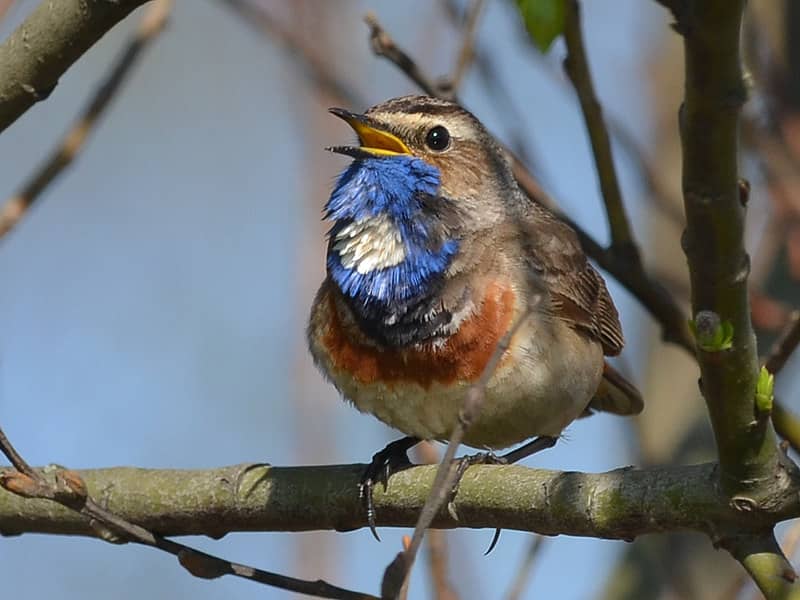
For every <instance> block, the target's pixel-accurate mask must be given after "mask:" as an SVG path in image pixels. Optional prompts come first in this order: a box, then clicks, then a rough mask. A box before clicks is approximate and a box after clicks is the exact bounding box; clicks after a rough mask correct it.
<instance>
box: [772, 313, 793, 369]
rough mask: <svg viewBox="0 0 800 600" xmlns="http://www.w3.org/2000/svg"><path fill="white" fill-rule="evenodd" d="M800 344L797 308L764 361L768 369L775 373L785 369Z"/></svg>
mask: <svg viewBox="0 0 800 600" xmlns="http://www.w3.org/2000/svg"><path fill="white" fill-rule="evenodd" d="M798 344H800V311H797V310H796V311H794V312H793V313H792V315H791V317H790V320H789V324H788V325H787V326H786V328H785V329H784V330H783V332H781V335H780V336H779V337H778V339H777V340H776V342H775V344H774V345H773V346H772V349H771V350H770V352H769V356H768V357H767V360H766V361H765V362H764V366H765V367H766V368H767V371H769V372H770V373H772V374H773V375H775V374H777V373H778V372H779V371H780V370H781V369H783V367H784V365H785V364H786V361H788V360H789V357H790V356H791V355H792V353H793V352H794V351H795V349H796V348H797V345H798Z"/></svg>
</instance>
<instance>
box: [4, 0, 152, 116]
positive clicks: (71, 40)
mask: <svg viewBox="0 0 800 600" xmlns="http://www.w3.org/2000/svg"><path fill="white" fill-rule="evenodd" d="M146 1H147V0H91V1H89V2H87V1H86V0H59V2H42V3H41V4H40V5H39V6H38V7H37V8H36V10H34V11H33V13H31V15H30V16H29V17H28V18H27V19H26V20H25V22H24V23H22V25H20V26H19V27H18V28H17V30H16V31H14V33H12V34H11V36H9V38H8V39H7V40H6V41H5V42H3V44H2V45H0V132H2V131H3V130H5V129H6V127H8V126H9V125H11V124H12V123H13V122H14V121H16V120H17V119H18V118H19V117H20V116H21V115H22V114H23V113H24V112H25V111H26V110H28V109H29V108H30V107H31V106H32V105H33V104H34V103H35V102H38V101H39V100H44V99H45V98H47V97H48V96H49V95H50V93H51V92H52V91H53V89H54V88H55V86H56V84H57V83H58V78H59V77H61V75H62V74H63V73H64V72H65V71H66V70H67V69H68V68H69V67H70V66H71V65H72V63H74V62H75V61H76V60H78V58H80V56H81V55H82V54H83V53H84V52H86V51H87V50H88V49H89V48H91V47H92V45H94V43H95V42H97V40H99V39H100V38H101V37H103V35H105V33H106V32H107V31H109V30H110V29H111V28H112V27H113V26H114V25H116V24H117V23H118V22H119V21H121V20H122V19H124V18H125V17H126V16H127V15H128V14H129V13H130V12H131V11H133V10H134V9H135V8H137V7H139V6H141V5H142V4H144V3H145V2H146Z"/></svg>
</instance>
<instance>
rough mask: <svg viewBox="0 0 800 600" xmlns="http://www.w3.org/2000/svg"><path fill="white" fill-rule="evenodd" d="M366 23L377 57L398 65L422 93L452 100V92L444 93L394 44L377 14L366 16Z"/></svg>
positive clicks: (370, 13)
mask: <svg viewBox="0 0 800 600" xmlns="http://www.w3.org/2000/svg"><path fill="white" fill-rule="evenodd" d="M364 22H365V23H366V24H367V25H368V26H369V42H370V46H371V47H372V51H373V52H374V53H375V54H376V55H378V56H383V57H384V58H386V59H387V60H388V61H389V62H392V63H394V64H395V65H397V67H398V68H399V69H400V70H401V71H403V73H405V74H406V75H407V76H408V78H409V79H410V80H411V81H413V82H414V83H416V84H417V85H418V86H419V87H420V88H421V89H422V91H423V92H425V93H426V94H428V95H429V96H438V97H440V98H442V97H445V98H448V99H452V94H451V93H450V92H443V91H442V89H441V88H440V87H439V86H438V85H436V83H435V82H434V81H433V80H432V79H431V78H429V77H428V76H427V75H426V74H425V73H423V72H422V70H421V69H420V68H419V66H418V65H417V63H416V62H415V61H414V59H412V58H411V57H410V56H409V55H408V54H407V53H406V51H405V50H403V49H402V48H400V47H399V46H398V45H397V44H395V43H394V39H393V38H392V36H390V35H389V34H388V33H387V32H386V30H385V29H384V28H383V26H381V24H380V23H379V22H378V18H377V17H376V16H375V13H373V12H368V13H367V14H366V15H364Z"/></svg>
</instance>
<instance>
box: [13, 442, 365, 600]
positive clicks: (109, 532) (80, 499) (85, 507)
mask: <svg viewBox="0 0 800 600" xmlns="http://www.w3.org/2000/svg"><path fill="white" fill-rule="evenodd" d="M0 451H1V452H2V453H3V454H4V455H5V456H6V457H8V459H9V460H10V461H11V464H12V465H13V466H14V468H15V469H16V471H11V472H0V487H2V488H5V489H6V490H8V491H10V492H12V493H14V494H17V495H19V496H23V497H25V498H39V499H45V500H52V501H54V502H58V503H59V504H61V505H62V506H64V507H66V508H69V509H71V510H74V511H75V512H77V513H80V514H81V515H83V516H84V517H86V519H87V520H88V521H89V522H90V523H91V524H92V527H93V528H94V529H95V530H96V532H97V533H98V535H99V536H100V537H101V538H103V539H105V540H107V541H112V542H121V541H127V542H133V543H136V544H142V545H144V546H150V547H151V548H157V549H158V550H162V551H164V552H167V553H169V554H172V555H173V556H175V557H177V558H178V562H180V564H181V566H183V567H184V568H185V569H186V570H187V571H189V573H191V574H192V575H194V576H195V577H200V578H202V579H216V578H218V577H222V576H223V575H233V576H235V577H241V578H243V579H249V580H251V581H255V582H257V583H261V584H264V585H268V586H271V587H276V588H280V589H284V590H289V591H292V592H298V593H301V594H307V595H309V596H314V597H318V598H331V599H334V600H378V599H377V598H376V597H375V596H372V595H370V594H362V593H360V592H354V591H350V590H346V589H343V588H340V587H337V586H334V585H331V584H329V583H326V582H324V581H321V580H317V581H306V580H303V579H296V578H294V577H287V576H285V575H279V574H277V573H272V572H270V571H264V570H262V569H256V568H255V567H250V566H247V565H243V564H241V563H235V562H231V561H227V560H225V559H222V558H219V557H217V556H213V555H211V554H207V553H205V552H201V551H199V550H196V549H194V548H191V547H189V546H186V545H185V544H180V543H178V542H175V541H172V540H170V539H167V538H165V537H162V536H160V535H156V534H154V533H152V532H151V531H148V530H147V529H145V528H144V527H140V526H139V525H136V524H135V523H131V522H129V521H126V520H125V519H123V518H121V517H119V516H117V515H115V514H114V513H112V512H110V511H109V510H106V509H105V508H103V507H102V506H100V505H99V504H97V502H95V501H94V500H93V499H92V498H91V496H89V493H88V488H87V486H86V483H85V482H84V481H83V479H82V478H81V476H80V475H79V474H78V473H77V472H75V471H72V470H68V469H62V468H58V469H56V471H55V473H54V479H55V483H51V482H50V481H48V480H47V479H46V478H45V477H44V476H42V474H41V473H39V472H38V471H35V470H34V469H31V467H30V466H29V465H28V464H27V463H26V462H25V460H24V459H23V458H22V456H20V454H19V452H17V450H16V449H15V448H14V446H13V445H12V444H11V442H10V441H9V439H8V438H7V437H6V435H5V433H4V432H3V430H2V428H0Z"/></svg>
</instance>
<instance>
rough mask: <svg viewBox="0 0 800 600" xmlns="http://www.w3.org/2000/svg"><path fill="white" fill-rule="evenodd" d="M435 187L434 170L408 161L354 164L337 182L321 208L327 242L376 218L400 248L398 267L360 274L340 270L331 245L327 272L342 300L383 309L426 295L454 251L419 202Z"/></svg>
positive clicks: (395, 159) (337, 254) (342, 266)
mask: <svg viewBox="0 0 800 600" xmlns="http://www.w3.org/2000/svg"><path fill="white" fill-rule="evenodd" d="M439 182H440V178H439V169H437V168H436V167H434V166H433V165H430V164H428V163H426V162H425V161H423V160H420V159H418V158H415V157H412V156H391V157H380V158H366V159H357V160H355V161H353V163H352V164H351V165H350V166H349V167H348V168H347V169H346V170H345V171H344V172H343V173H342V174H341V175H340V176H339V179H338V180H337V182H336V185H335V187H334V189H333V192H332V193H331V197H330V199H329V200H328V203H327V204H326V206H325V217H326V218H327V219H330V220H332V221H334V225H333V227H332V228H331V230H330V232H329V233H328V236H329V237H330V239H331V240H332V241H333V240H335V239H336V237H337V235H338V234H339V233H340V232H342V230H343V229H345V228H346V227H348V226H350V225H352V224H353V223H363V222H367V221H368V220H369V219H372V218H382V219H385V220H387V221H388V223H389V224H390V225H391V228H392V229H393V230H394V231H393V233H395V232H396V234H398V235H399V239H400V241H401V242H402V260H401V261H399V262H397V264H393V265H392V266H387V267H384V268H375V269H371V270H367V271H366V272H361V271H359V269H358V268H356V267H355V266H353V265H351V264H348V265H347V266H346V265H345V264H343V258H342V255H341V254H340V251H339V250H338V249H337V248H336V247H335V244H334V243H331V244H330V245H329V247H328V259H327V263H328V272H329V273H330V276H331V278H332V279H333V281H334V282H336V284H337V285H338V286H339V289H340V290H341V291H342V292H343V293H344V294H345V295H346V296H349V297H350V298H352V299H354V300H356V301H357V302H359V303H361V304H362V305H365V306H366V305H374V304H376V303H377V304H379V305H382V306H381V308H384V309H385V308H390V307H391V306H392V305H401V304H406V303H408V302H409V301H411V300H414V299H416V298H420V297H423V296H425V295H426V292H428V291H429V286H430V283H431V282H432V281H433V280H434V279H435V278H436V277H437V276H439V275H441V274H442V273H443V272H444V271H445V270H446V269H447V267H448V266H449V265H450V262H451V261H452V259H453V256H454V255H455V254H456V252H457V251H458V241H457V240H454V239H449V238H446V237H445V235H446V232H445V230H444V227H443V226H442V224H441V223H440V222H438V218H437V217H434V216H433V215H431V214H429V213H430V211H428V214H426V212H425V210H424V209H425V206H424V201H425V199H426V198H430V197H431V196H434V197H435V196H436V194H437V192H438V190H439ZM437 202H448V200H447V199H446V198H437ZM344 262H345V263H347V261H344ZM362 271H364V269H362ZM375 308H378V307H375Z"/></svg>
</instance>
